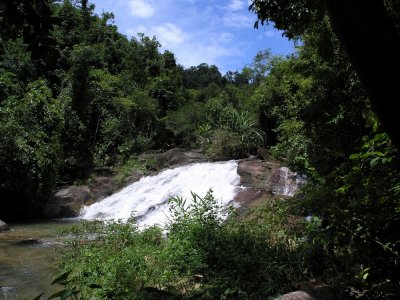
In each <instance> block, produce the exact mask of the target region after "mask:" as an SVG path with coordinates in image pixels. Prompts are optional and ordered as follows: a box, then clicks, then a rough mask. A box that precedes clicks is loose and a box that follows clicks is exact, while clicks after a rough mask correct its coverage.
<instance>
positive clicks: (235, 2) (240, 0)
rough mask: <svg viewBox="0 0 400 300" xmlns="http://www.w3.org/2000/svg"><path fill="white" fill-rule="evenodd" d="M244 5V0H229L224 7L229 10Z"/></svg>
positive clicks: (238, 8)
mask: <svg viewBox="0 0 400 300" xmlns="http://www.w3.org/2000/svg"><path fill="white" fill-rule="evenodd" d="M245 7H246V1H245V0H231V1H230V2H229V4H228V6H227V7H226V8H227V9H228V10H230V11H238V10H241V9H243V8H245Z"/></svg>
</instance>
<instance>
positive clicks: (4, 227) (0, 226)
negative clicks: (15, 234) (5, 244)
mask: <svg viewBox="0 0 400 300" xmlns="http://www.w3.org/2000/svg"><path fill="white" fill-rule="evenodd" d="M9 229H10V228H9V227H8V225H7V224H6V222H3V221H2V220H0V232H2V231H6V230H9Z"/></svg>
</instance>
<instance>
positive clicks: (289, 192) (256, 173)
mask: <svg viewBox="0 0 400 300" xmlns="http://www.w3.org/2000/svg"><path fill="white" fill-rule="evenodd" d="M237 172H238V174H239V175H240V183H241V184H242V185H244V186H247V187H252V188H255V189H261V190H264V191H266V192H271V193H273V194H276V195H283V196H293V195H294V194H295V193H296V192H297V191H298V190H299V188H300V187H301V186H302V185H304V183H305V178H303V177H302V176H299V175H297V174H296V173H294V172H292V171H290V170H289V169H288V168H287V167H282V166H281V164H280V163H279V162H277V161H273V160H267V161H266V160H261V159H257V158H250V159H243V160H240V161H239V163H238V169H237Z"/></svg>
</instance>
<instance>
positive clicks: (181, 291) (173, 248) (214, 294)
mask: <svg viewBox="0 0 400 300" xmlns="http://www.w3.org/2000/svg"><path fill="white" fill-rule="evenodd" d="M170 204H171V208H170V209H171V213H172V221H171V223H170V224H169V225H168V226H167V228H166V229H167V231H166V232H167V236H166V237H165V236H163V234H162V229H160V228H157V227H150V228H146V229H144V230H143V231H139V230H138V228H137V226H136V225H135V222H134V220H133V219H131V220H129V221H128V222H127V223H121V222H114V223H104V222H99V221H96V222H85V223H83V226H81V227H80V228H75V229H74V238H73V239H72V240H71V241H70V243H69V248H68V250H67V252H66V254H65V256H64V258H63V259H62V261H61V263H60V268H61V270H63V271H64V272H67V273H65V274H67V275H66V276H68V280H66V281H65V284H67V285H68V287H69V290H71V291H75V292H76V293H78V291H79V293H80V294H81V297H82V298H83V299H186V298H192V299H195V298H197V299H200V298H201V299H255V298H257V299H258V298H262V299H264V298H267V297H268V296H271V295H275V294H276V293H283V292H286V291H289V290H290V289H292V288H293V285H294V284H295V283H296V282H299V281H300V280H301V279H303V277H304V276H305V275H307V272H306V271H304V270H306V269H305V268H304V267H305V266H306V265H307V263H308V261H307V259H306V258H307V256H306V255H305V253H306V252H305V251H303V250H304V249H305V248H306V247H305V245H304V243H303V242H302V240H301V239H299V238H297V237H296V236H295V235H294V234H292V233H288V230H287V225H286V218H287V215H286V208H284V207H282V206H280V205H277V204H276V202H272V201H271V202H268V203H267V205H266V206H265V208H263V209H261V210H258V211H257V212H256V213H253V214H252V216H253V218H252V220H251V221H247V222H244V221H242V220H241V219H240V218H239V217H238V216H237V215H235V214H233V213H232V210H231V211H230V213H229V211H228V212H227V211H226V210H224V209H222V207H220V206H219V205H218V204H217V203H216V201H215V199H214V197H213V195H212V193H211V191H210V192H208V193H207V194H206V195H205V196H204V197H200V196H198V195H196V194H193V199H192V203H191V204H190V205H189V204H188V203H187V202H186V200H184V199H182V198H179V197H175V198H172V199H171V200H170ZM223 216H228V219H227V220H225V221H224V217H223ZM68 272H69V273H68Z"/></svg>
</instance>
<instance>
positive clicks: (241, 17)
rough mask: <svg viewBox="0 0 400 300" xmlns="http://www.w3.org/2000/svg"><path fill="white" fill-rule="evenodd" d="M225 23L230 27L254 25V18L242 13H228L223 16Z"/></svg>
mask: <svg viewBox="0 0 400 300" xmlns="http://www.w3.org/2000/svg"><path fill="white" fill-rule="evenodd" d="M223 21H224V24H225V25H226V26H229V27H236V28H243V27H248V28H250V27H253V24H254V21H253V19H252V18H251V17H250V16H248V15H245V14H242V13H233V12H230V13H227V14H225V15H224V17H223Z"/></svg>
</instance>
